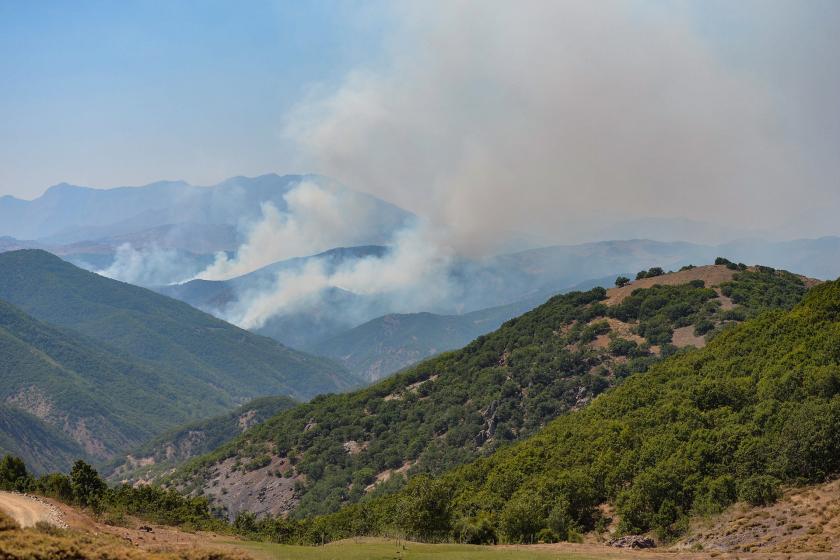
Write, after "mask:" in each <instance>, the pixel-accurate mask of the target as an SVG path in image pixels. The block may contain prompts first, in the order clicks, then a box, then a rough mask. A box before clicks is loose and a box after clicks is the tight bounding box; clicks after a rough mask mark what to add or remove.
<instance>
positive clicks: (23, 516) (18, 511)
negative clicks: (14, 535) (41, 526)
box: [0, 491, 64, 527]
mask: <svg viewBox="0 0 840 560" xmlns="http://www.w3.org/2000/svg"><path fill="white" fill-rule="evenodd" d="M0 509H2V510H3V511H4V512H5V513H6V514H8V515H10V516H11V517H12V518H13V519H14V520H15V521H17V522H18V524H19V525H20V526H21V527H34V526H35V524H36V523H38V522H39V521H43V522H45V523H50V524H51V525H57V526H59V527H62V526H64V520H63V518H62V516H61V513H59V511H58V510H57V509H56V508H55V507H54V506H52V505H50V504H48V503H46V502H44V501H42V500H39V499H38V498H34V497H32V496H27V495H25V494H16V493H13V492H2V491H0Z"/></svg>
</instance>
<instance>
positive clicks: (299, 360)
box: [0, 250, 358, 416]
mask: <svg viewBox="0 0 840 560" xmlns="http://www.w3.org/2000/svg"><path fill="white" fill-rule="evenodd" d="M0 299H3V300H6V301H8V302H10V303H12V304H13V305H15V306H17V307H19V308H21V309H22V310H23V311H25V312H26V313H28V314H30V315H32V316H33V317H35V318H36V319H39V320H41V321H45V322H48V323H51V324H53V325H58V326H62V327H67V328H70V329H73V330H75V331H77V332H79V333H82V334H84V335H86V336H88V337H91V338H93V339H96V340H98V341H100V342H102V343H105V344H107V345H109V346H111V347H114V348H116V349H119V350H121V351H122V352H124V353H125V354H126V355H127V356H130V357H131V358H132V359H134V360H141V361H142V362H144V363H145V364H146V365H148V366H151V367H154V368H155V369H157V370H158V371H159V372H161V374H163V373H164V372H167V375H168V376H169V377H168V380H169V382H170V383H172V385H173V386H175V385H179V384H180V385H183V386H184V387H190V385H193V384H201V385H204V386H205V387H206V388H208V389H212V393H213V394H212V396H211V397H209V398H206V399H203V400H202V401H201V408H200V409H195V408H192V409H191V408H189V405H186V410H187V411H188V414H187V415H188V416H191V415H192V414H194V413H197V412H200V413H202V414H203V415H204V416H206V415H208V414H214V413H219V412H222V411H223V410H224V409H225V408H230V407H231V406H233V405H235V404H237V403H240V402H242V400H243V399H248V398H254V397H258V396H265V395H279V394H287V395H291V396H294V397H297V398H302V399H305V398H310V397H312V396H314V395H317V394H319V393H327V392H334V391H341V390H345V389H347V388H349V387H351V386H353V385H355V384H357V383H358V381H357V380H356V378H355V377H354V376H352V375H351V374H349V373H348V372H347V371H346V370H344V368H343V367H341V366H340V365H338V364H336V363H334V362H331V361H329V360H326V359H323V358H317V357H315V356H311V355H308V354H305V353H302V352H297V351H295V350H292V349H290V348H287V347H285V346H283V345H281V344H279V343H278V342H276V341H274V340H271V339H269V338H266V337H262V336H258V335H254V334H252V333H249V332H247V331H245V330H242V329H239V328H237V327H234V326H233V325H230V324H229V323H225V322H224V321H221V320H219V319H216V318H214V317H212V316H210V315H208V314H206V313H203V312H201V311H198V310H197V309H194V308H192V307H190V306H189V305H187V304H185V303H182V302H179V301H176V300H173V299H171V298H167V297H164V296H161V295H159V294H156V293H154V292H152V291H149V290H146V289H143V288H138V287H136V286H132V285H129V284H124V283H122V282H117V281H114V280H110V279H108V278H104V277H102V276H99V275H96V274H93V273H91V272H87V271H84V270H81V269H79V268H77V267H75V266H73V265H71V264H69V263H67V262H64V261H62V260H61V259H59V258H58V257H55V256H53V255H51V254H49V253H47V252H44V251H40V250H23V251H13V252H8V253H3V254H0ZM186 393H187V394H185V395H183V396H184V398H185V399H187V401H188V400H189V399H190V398H191V396H190V395H191V394H192V389H189V390H186ZM150 406H153V405H151V404H150Z"/></svg>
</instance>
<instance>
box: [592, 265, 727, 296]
mask: <svg viewBox="0 0 840 560" xmlns="http://www.w3.org/2000/svg"><path fill="white" fill-rule="evenodd" d="M735 273H736V271H735V270H730V269H728V268H726V267H725V266H724V265H714V264H712V265H708V266H698V267H697V268H692V269H691V270H683V271H680V272H671V273H669V274H663V275H662V276H657V277H655V278H642V279H641V280H636V281H634V282H631V283H630V284H628V285H626V286H624V287H622V288H611V289H609V290H607V300H606V302H605V303H606V304H607V305H617V304H619V303H621V302H622V300H624V298H626V297H627V296H629V295H630V294H631V293H633V290H637V289H639V288H650V287H653V286H656V285H663V286H679V285H680V284H687V283H688V282H691V281H692V280H702V281H703V282H705V283H706V287H707V288H710V287H712V286H717V285H719V284H723V283H724V282H729V281H730V280H732V278H733V276H735Z"/></svg>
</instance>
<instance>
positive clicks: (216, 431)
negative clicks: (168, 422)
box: [110, 396, 297, 481]
mask: <svg viewBox="0 0 840 560" xmlns="http://www.w3.org/2000/svg"><path fill="white" fill-rule="evenodd" d="M295 404H297V403H296V402H295V401H294V400H292V399H290V398H289V397H285V396H280V397H260V398H258V399H254V400H252V401H250V402H248V403H247V404H244V405H242V406H240V407H239V408H237V409H236V410H234V411H232V412H228V413H226V414H222V415H220V416H214V417H212V418H208V419H205V420H199V421H197V422H191V423H189V424H186V425H184V426H180V427H178V428H174V429H172V430H169V431H167V432H166V433H164V434H162V435H160V436H157V437H155V438H153V439H152V440H151V441H148V442H146V443H144V444H143V445H141V446H140V447H138V448H136V449H133V450H132V451H131V453H130V455H129V456H128V458H127V459H121V460H120V461H118V462H117V463H115V464H114V465H112V467H111V469H110V470H111V471H112V474H111V476H110V478H111V479H115V480H124V481H128V480H131V481H134V480H139V479H142V478H148V477H153V476H155V475H157V474H159V473H161V472H165V471H166V470H168V469H171V468H172V467H174V466H176V465H178V464H180V463H183V462H184V461H186V460H188V459H191V458H192V457H196V456H198V455H203V454H205V453H209V452H210V451H212V450H214V449H216V448H217V447H219V446H220V445H222V444H224V443H226V442H228V441H229V440H231V439H233V438H234V437H236V436H238V435H239V434H241V433H242V432H244V431H245V430H247V429H248V428H250V427H252V426H254V425H256V424H259V423H260V422H264V421H265V420H266V419H268V418H270V417H271V416H274V415H275V414H277V413H278V412H281V411H283V410H286V409H289V408H291V407H293V406H295Z"/></svg>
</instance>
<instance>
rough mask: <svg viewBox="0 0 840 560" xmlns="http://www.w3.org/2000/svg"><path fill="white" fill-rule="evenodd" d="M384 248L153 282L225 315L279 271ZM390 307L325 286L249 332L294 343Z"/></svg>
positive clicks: (269, 286)
mask: <svg viewBox="0 0 840 560" xmlns="http://www.w3.org/2000/svg"><path fill="white" fill-rule="evenodd" d="M387 252H388V247H385V246H382V245H363V246H359V247H337V248H335V249H330V250H329V251H324V252H323V253H319V254H317V255H312V256H309V257H299V258H293V259H288V260H284V261H280V262H277V263H274V264H271V265H268V266H266V267H263V268H260V269H258V270H255V271H253V272H251V273H248V274H245V275H242V276H239V277H237V278H232V279H230V280H219V281H210V280H191V281H189V282H185V283H183V284H173V285H170V286H158V287H154V288H152V289H154V290H155V291H157V292H158V293H161V294H164V295H167V296H169V297H173V298H176V299H179V300H181V301H185V302H187V303H189V304H190V305H193V306H194V307H197V308H199V309H201V310H203V311H206V312H208V313H212V314H214V315H216V316H218V317H226V316H228V315H229V314H230V313H231V309H233V308H235V307H236V306H237V305H238V304H239V303H240V302H242V301H247V300H248V298H250V297H253V296H254V295H257V294H260V293H265V292H269V291H271V290H273V289H274V288H275V286H276V285H277V279H278V276H279V275H282V274H284V273H287V272H294V271H297V270H302V269H303V268H304V267H305V266H307V265H309V264H313V263H318V264H319V265H321V266H322V267H323V271H324V273H326V274H331V273H333V272H334V271H335V270H336V269H337V268H338V267H340V266H341V265H343V264H349V263H352V262H353V261H356V260H358V259H364V258H379V257H382V256H384V255H385V254H386V253H387ZM388 311H389V309H388V307H387V305H386V304H385V302H381V301H378V300H377V299H376V298H371V297H365V296H360V295H357V294H353V293H350V292H348V291H345V290H340V289H336V288H333V289H328V290H325V292H324V293H322V294H321V295H320V297H319V301H317V302H313V303H312V304H310V305H308V306H306V307H305V309H303V310H301V311H300V312H296V313H291V314H287V315H283V316H275V317H272V318H270V319H269V320H268V321H267V322H266V323H265V325H263V326H262V327H260V328H258V329H255V331H254V332H257V333H259V334H262V335H265V336H269V337H271V338H274V339H275V340H278V341H280V342H282V343H283V344H287V345H289V346H292V347H295V348H304V347H306V346H307V345H309V344H311V343H313V342H314V341H317V340H321V339H322V338H324V337H328V336H333V335H335V334H338V333H340V332H343V331H345V330H347V329H350V328H352V327H355V326H356V325H358V324H359V323H360V322H362V321H365V320H367V319H370V318H372V317H376V316H378V315H382V314H384V313H387V312H388Z"/></svg>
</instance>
